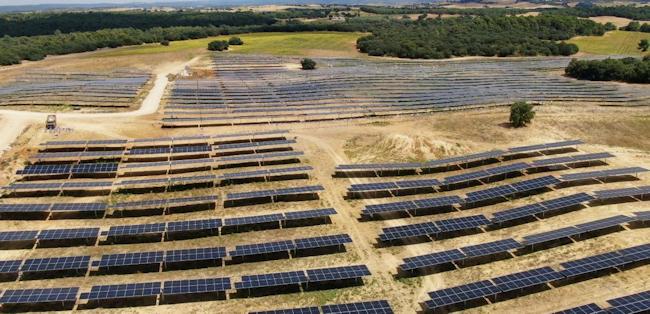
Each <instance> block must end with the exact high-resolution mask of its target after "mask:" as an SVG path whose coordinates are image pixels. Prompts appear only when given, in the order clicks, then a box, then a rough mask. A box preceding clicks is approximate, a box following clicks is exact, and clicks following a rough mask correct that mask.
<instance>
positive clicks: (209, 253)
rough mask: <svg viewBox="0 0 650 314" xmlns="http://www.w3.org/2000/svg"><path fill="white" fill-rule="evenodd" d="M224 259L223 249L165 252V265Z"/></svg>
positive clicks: (224, 252)
mask: <svg viewBox="0 0 650 314" xmlns="http://www.w3.org/2000/svg"><path fill="white" fill-rule="evenodd" d="M224 257H226V248H225V247H206V248H196V249H183V250H171V251H167V252H165V263H176V262H190V261H204V260H219V259H222V258H224Z"/></svg>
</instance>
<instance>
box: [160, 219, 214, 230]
mask: <svg viewBox="0 0 650 314" xmlns="http://www.w3.org/2000/svg"><path fill="white" fill-rule="evenodd" d="M219 227H221V219H203V220H185V221H173V222H172V221H170V222H168V223H167V232H180V231H192V230H213V229H218V228H219Z"/></svg>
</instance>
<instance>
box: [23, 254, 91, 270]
mask: <svg viewBox="0 0 650 314" xmlns="http://www.w3.org/2000/svg"><path fill="white" fill-rule="evenodd" d="M89 263H90V256H68V257H50V258H34V259H27V260H25V264H23V266H22V267H21V268H20V270H21V271H22V272H41V271H57V270H82V271H85V270H86V269H88V265H89Z"/></svg>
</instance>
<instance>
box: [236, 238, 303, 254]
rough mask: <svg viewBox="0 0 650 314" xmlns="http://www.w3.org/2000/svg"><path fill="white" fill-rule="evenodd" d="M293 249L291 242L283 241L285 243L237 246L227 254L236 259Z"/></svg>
mask: <svg viewBox="0 0 650 314" xmlns="http://www.w3.org/2000/svg"><path fill="white" fill-rule="evenodd" d="M293 249H295V245H294V244H293V241H291V240H285V241H277V242H268V243H259V244H248V245H237V246H235V250H233V251H230V252H229V253H228V254H229V255H230V256H232V257H238V256H248V255H259V254H268V253H277V252H286V251H289V250H293Z"/></svg>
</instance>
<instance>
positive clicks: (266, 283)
mask: <svg viewBox="0 0 650 314" xmlns="http://www.w3.org/2000/svg"><path fill="white" fill-rule="evenodd" d="M304 282H307V276H305V272H304V271H291V272H283V273H273V274H263V275H250V276H242V281H241V282H237V283H235V289H238V290H239V289H251V288H264V287H275V286H284V285H295V284H301V283H304Z"/></svg>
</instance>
